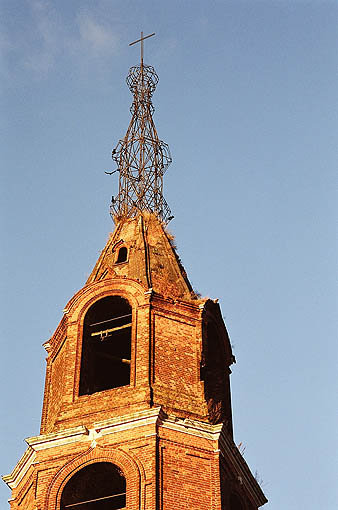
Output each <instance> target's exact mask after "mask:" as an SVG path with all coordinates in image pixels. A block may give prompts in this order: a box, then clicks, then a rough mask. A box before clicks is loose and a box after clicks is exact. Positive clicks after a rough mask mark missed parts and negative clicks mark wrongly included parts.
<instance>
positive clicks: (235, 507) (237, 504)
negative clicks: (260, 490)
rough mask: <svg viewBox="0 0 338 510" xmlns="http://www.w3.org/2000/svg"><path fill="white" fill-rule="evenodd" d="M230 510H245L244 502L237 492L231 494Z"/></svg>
mask: <svg viewBox="0 0 338 510" xmlns="http://www.w3.org/2000/svg"><path fill="white" fill-rule="evenodd" d="M230 510H244V507H243V505H242V502H241V500H240V499H239V497H238V496H237V494H231V496H230Z"/></svg>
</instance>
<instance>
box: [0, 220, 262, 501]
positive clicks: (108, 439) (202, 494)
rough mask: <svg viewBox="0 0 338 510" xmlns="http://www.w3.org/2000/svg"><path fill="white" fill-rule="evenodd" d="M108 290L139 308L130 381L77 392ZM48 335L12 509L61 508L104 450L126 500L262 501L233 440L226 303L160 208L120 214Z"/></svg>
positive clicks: (103, 459) (14, 476)
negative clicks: (204, 285) (38, 409)
mask: <svg viewBox="0 0 338 510" xmlns="http://www.w3.org/2000/svg"><path fill="white" fill-rule="evenodd" d="M121 246H125V247H127V249H128V255H127V261H126V262H123V263H116V260H117V253H118V249H119V248H120V247H121ZM106 296H120V297H122V298H124V299H127V300H128V302H129V303H130V306H131V308H132V326H131V362H130V384H129V385H128V386H121V387H116V388H113V389H110V390H105V391H100V392H97V393H93V394H89V395H87V394H85V395H81V396H79V380H80V368H81V353H82V337H83V324H84V318H85V315H86V313H87V311H88V309H89V308H90V307H91V306H92V305H93V303H95V302H96V301H98V300H100V299H102V298H104V297H106ZM45 347H46V350H47V352H48V357H47V371H46V385H45V394H44V404H43V411H42V422H41V435H40V436H37V437H36V438H30V439H29V440H28V445H29V447H28V450H27V452H26V454H25V456H24V457H23V459H22V460H21V461H19V463H18V466H17V467H16V468H15V469H14V471H13V473H12V474H11V475H9V476H8V477H7V478H6V481H7V483H8V484H9V485H10V486H11V488H12V490H13V497H12V501H11V510H19V509H20V510H21V509H24V510H59V508H60V500H61V494H62V490H63V488H64V487H65V485H66V483H67V481H68V480H69V479H70V478H71V477H72V476H73V475H74V474H75V473H76V472H77V471H78V470H80V469H82V468H83V467H85V466H87V465H88V464H89V463H95V462H112V463H114V464H116V465H117V466H118V467H119V468H120V469H121V470H122V472H123V474H124V476H125V478H126V484H127V503H126V506H127V508H128V510H176V509H177V510H178V509H179V510H185V509H186V510H188V509H189V510H192V509H196V510H210V509H213V510H232V509H231V508H230V506H229V505H230V499H229V498H230V494H232V493H235V492H236V494H238V495H239V496H238V497H240V498H241V501H242V502H243V505H244V506H243V509H245V510H253V509H257V508H258V506H259V505H261V504H263V503H264V501H265V499H264V495H263V494H262V493H261V491H260V489H259V487H258V485H257V483H256V482H255V480H254V479H253V477H252V475H251V474H250V472H249V470H248V468H247V466H246V464H245V462H244V460H243V459H242V457H241V456H240V454H239V452H238V450H237V448H236V446H235V445H234V444H233V440H232V419H231V401H230V385H229V373H230V369H229V366H230V365H231V363H232V362H233V356H232V352H231V347H230V342H229V338H228V335H227V332H226V329H225V326H224V323H223V320H222V317H221V313H220V309H219V306H218V304H217V303H214V302H213V301H211V300H205V299H197V298H196V296H195V295H194V293H193V292H192V290H191V287H190V284H189V282H188V280H187V278H186V275H185V273H184V270H183V268H182V266H181V264H180V262H179V260H178V257H177V255H176V254H175V251H174V249H173V247H172V243H171V240H170V238H169V237H168V234H167V233H165V231H164V230H163V227H162V225H161V224H160V222H159V221H158V220H157V219H156V218H155V217H154V216H152V215H143V216H139V217H138V218H134V219H132V220H128V221H126V222H124V223H121V224H119V225H117V228H116V230H115V232H114V234H113V235H112V236H111V238H110V240H109V241H108V243H107V245H106V248H105V249H104V250H103V252H102V254H101V256H100V258H99V260H98V262H97V264H96V266H95V268H94V270H93V272H92V274H91V276H90V278H89V279H88V282H87V284H86V285H85V287H83V288H82V289H81V290H80V291H79V292H77V293H76V294H75V295H74V297H73V298H72V299H71V300H70V301H69V303H68V304H67V306H66V308H65V314H64V317H63V318H62V321H61V323H60V325H59V327H58V328H57V330H56V332H55V334H54V335H53V337H52V338H51V339H50V341H49V342H47V343H46V344H45ZM222 423H224V425H223V427H222ZM221 429H222V432H221ZM243 480H244V481H243ZM221 487H222V489H221Z"/></svg>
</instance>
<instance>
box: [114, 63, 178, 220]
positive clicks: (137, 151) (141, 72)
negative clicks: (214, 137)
mask: <svg viewBox="0 0 338 510" xmlns="http://www.w3.org/2000/svg"><path fill="white" fill-rule="evenodd" d="M126 81H127V85H128V87H129V89H130V91H131V93H132V94H133V95H134V100H133V104H132V106H131V109H130V111H131V114H132V118H131V121H130V124H129V127H128V129H127V132H126V135H125V137H124V138H123V140H120V141H119V142H118V144H117V146H116V148H115V149H114V150H113V152H112V158H113V160H114V161H115V162H116V164H117V167H118V170H119V192H118V195H117V197H115V198H113V199H112V204H111V208H110V212H111V216H112V218H113V219H115V218H117V219H121V218H122V217H133V216H136V215H137V214H138V212H140V211H149V212H153V213H155V214H156V215H157V216H158V217H159V218H160V219H161V220H163V221H164V222H166V223H167V222H168V221H170V219H171V218H172V216H171V212H170V209H169V206H168V204H167V202H166V201H165V199H164V197H163V175H164V173H165V171H166V169H167V168H168V166H169V165H170V163H171V161H172V158H171V155H170V151H169V146H168V145H167V144H166V143H164V142H163V141H161V140H159V138H158V134H157V131H156V127H155V124H154V122H153V118H152V113H153V111H154V107H153V105H152V102H151V97H152V94H153V92H154V91H155V89H156V85H157V83H158V76H157V74H156V72H155V70H154V68H153V67H152V66H148V65H144V64H143V63H142V62H141V64H140V65H138V66H134V67H131V68H130V70H129V74H128V76H127V80H126Z"/></svg>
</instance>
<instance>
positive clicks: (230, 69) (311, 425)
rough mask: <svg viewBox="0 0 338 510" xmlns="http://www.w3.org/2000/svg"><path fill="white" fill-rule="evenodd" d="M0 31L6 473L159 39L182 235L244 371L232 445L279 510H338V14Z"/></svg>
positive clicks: (168, 184)
mask: <svg viewBox="0 0 338 510" xmlns="http://www.w3.org/2000/svg"><path fill="white" fill-rule="evenodd" d="M1 19H2V22H1V23H2V26H1V37H0V46H1V50H2V53H1V55H2V56H1V61H0V68H1V69H0V70H1V114H2V115H1V124H0V126H1V142H0V143H1V206H0V207H1V239H2V243H1V245H2V246H1V265H0V267H1V288H2V291H1V308H0V310H1V320H0V325H1V327H0V331H1V347H2V349H1V367H0V377H1V383H2V392H1V400H2V408H3V412H2V418H1V425H0V427H1V430H0V434H1V436H0V437H1V453H0V458H1V463H0V466H1V469H0V471H1V473H2V474H8V473H9V472H10V471H11V470H12V468H13V467H14V465H15V464H16V462H17V461H18V459H19V457H20V456H21V454H22V453H23V451H24V449H25V443H24V442H23V439H24V438H25V437H29V436H34V435H37V434H38V432H39V422H40V413H41V403H42V395H43V385H44V371H45V361H44V358H45V356H46V353H45V352H44V350H43V348H42V347H41V344H42V343H43V342H44V341H46V340H47V339H48V338H49V337H50V336H51V334H52V333H53V331H54V330H55V328H56V326H57V324H58V322H59V320H60V319H61V316H62V309H63V307H64V306H65V304H66V303H67V301H68V299H69V298H70V297H71V296H72V295H73V294H74V293H75V292H76V291H77V290H78V289H80V288H81V287H82V286H83V284H84V283H85V280H86V277H87V276H88V274H89V273H90V271H91V269H92V267H93V265H94V263H95V261H96V259H97V257H98V255H99V253H100V250H101V249H102V248H103V247H104V245H105V242H106V240H107V238H108V234H109V232H110V231H111V229H112V228H113V225H112V222H111V219H110V217H109V214H108V208H109V203H110V198H111V195H113V194H115V195H116V191H117V177H116V174H115V175H114V176H107V175H105V174H104V171H109V170H112V169H114V168H115V165H114V164H113V163H112V161H111V158H110V153H111V149H112V148H113V147H114V146H115V145H116V143H117V141H118V139H119V138H121V137H123V136H124V133H125V130H126V128H127V126H128V123H129V120H130V113H129V107H130V104H131V94H130V92H129V90H128V88H127V86H126V84H125V77H126V75H127V73H128V69H129V67H130V66H132V65H135V64H137V63H138V62H139V48H138V47H137V46H133V47H130V48H129V46H128V44H129V42H131V41H133V40H135V39H137V38H138V37H139V33H140V31H141V30H143V31H144V33H145V34H148V33H151V32H156V37H153V38H152V39H150V40H149V41H146V43H145V63H147V64H151V65H153V66H154V67H155V69H156V71H157V73H158V74H159V78H160V82H159V85H158V87H157V90H156V92H155V94H154V98H153V99H154V106H155V108H156V111H155V115H154V120H155V123H156V126H157V129H158V133H159V136H160V138H161V139H163V140H164V141H165V142H167V143H168V144H169V146H170V149H171V152H172V156H173V163H172V165H171V166H170V167H169V169H168V172H167V174H166V175H165V197H166V199H167V201H168V203H169V205H170V207H171V209H172V212H173V214H174V215H175V219H174V220H173V221H172V222H171V223H170V230H171V231H172V232H173V233H174V234H175V235H176V240H177V245H178V252H179V255H180V256H181V258H182V261H183V263H184V265H185V267H186V269H187V271H188V274H189V276H190V279H191V281H192V284H193V286H194V288H195V289H196V290H197V291H199V292H200V293H201V294H202V295H204V296H210V297H212V298H219V300H220V303H221V308H222V312H223V315H224V318H225V321H226V324H227V327H228V330H229V334H230V338H231V341H232V344H233V347H234V353H235V356H236V358H237V364H236V365H234V366H233V374H232V396H233V414H234V428H235V441H236V443H237V444H238V443H240V442H241V443H242V445H243V446H244V447H245V452H244V456H245V459H246V461H247V462H248V464H249V465H250V467H251V470H252V471H253V473H254V472H255V471H257V472H258V473H259V478H260V479H261V480H262V487H263V490H264V491H265V493H266V495H267V497H268V499H269V503H268V504H267V505H266V506H265V507H264V508H266V509H267V510H285V509H286V508H287V509H288V510H302V509H306V510H318V509H323V510H336V508H337V503H338V490H337V474H338V473H337V472H338V469H337V449H338V437H337V432H336V430H337V404H338V402H337V306H336V305H337V286H336V269H337V263H336V260H337V232H336V228H335V227H336V220H337V205H336V203H337V196H336V195H337V182H336V169H337V163H338V152H337V150H338V149H337V147H338V122H337V114H338V111H337V110H338V102H337V100H338V88H337V85H338V53H337V33H338V31H337V29H338V3H337V1H330V0H307V1H305V0H304V1H301V0H265V1H263V0H223V1H215V0H208V1H207V0H204V1H201V0H195V1H184V0H181V1H177V0H170V1H162V0H156V1H152V0H143V1H136V0H123V1H122V0H96V1H95V2H93V1H89V0H81V1H80V0H78V1H75V0H73V1H69V0H57V1H56V0H54V1H52V0H50V1H46V0H2V2H1ZM0 486H1V489H0V498H1V501H2V502H3V503H2V505H1V507H2V508H8V506H7V503H6V501H7V499H8V498H9V496H10V491H9V490H8V489H7V487H6V486H5V485H4V484H0Z"/></svg>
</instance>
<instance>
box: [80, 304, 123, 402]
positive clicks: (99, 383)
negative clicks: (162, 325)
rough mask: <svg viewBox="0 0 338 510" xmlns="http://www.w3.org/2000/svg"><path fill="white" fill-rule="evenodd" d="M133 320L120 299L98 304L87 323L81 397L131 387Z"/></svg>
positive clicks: (88, 313) (90, 311) (84, 336)
mask: <svg viewBox="0 0 338 510" xmlns="http://www.w3.org/2000/svg"><path fill="white" fill-rule="evenodd" d="M131 319H132V309H131V306H130V304H129V302H128V301H127V300H126V299H124V298H122V297H120V296H107V297H104V298H102V299H100V300H99V301H96V302H95V303H94V304H93V305H92V306H91V307H90V308H89V310H88V311H87V313H86V315H85V318H84V324H83V337H82V356H81V369H80V386H79V395H91V394H92V393H95V392H97V391H103V390H109V389H112V388H117V387H119V386H126V385H128V384H130V359H131Z"/></svg>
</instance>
